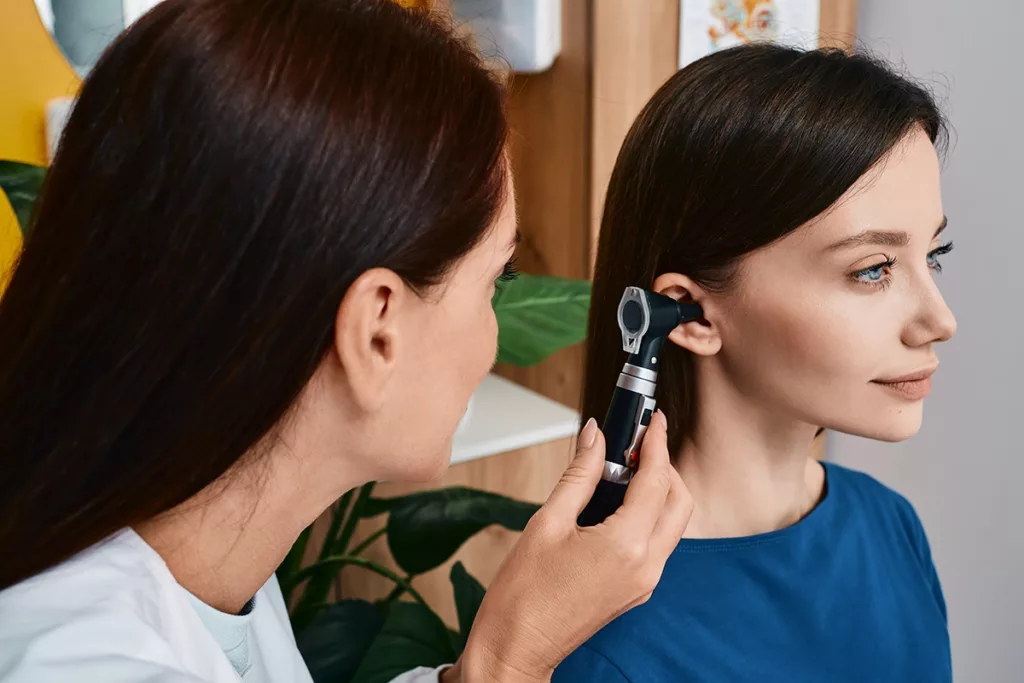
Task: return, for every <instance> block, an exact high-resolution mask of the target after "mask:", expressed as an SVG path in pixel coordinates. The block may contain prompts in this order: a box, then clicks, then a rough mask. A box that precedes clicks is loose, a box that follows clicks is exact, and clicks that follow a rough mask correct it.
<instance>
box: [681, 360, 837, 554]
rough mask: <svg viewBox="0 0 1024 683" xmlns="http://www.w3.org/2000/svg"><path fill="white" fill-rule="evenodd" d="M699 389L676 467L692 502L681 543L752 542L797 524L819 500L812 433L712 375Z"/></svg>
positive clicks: (821, 476)
mask: <svg viewBox="0 0 1024 683" xmlns="http://www.w3.org/2000/svg"><path fill="white" fill-rule="evenodd" d="M709 375H710V376H709ZM698 386H700V387H704V388H705V390H703V391H701V392H700V393H699V396H698V405H699V406H700V414H699V416H698V420H697V424H696V427H695V429H694V431H693V433H692V434H691V436H690V438H688V439H687V440H686V442H685V443H684V444H683V448H682V452H681V454H680V457H679V459H678V460H677V466H678V469H679V473H680V475H681V476H682V478H683V481H685V482H686V487H687V488H688V489H689V491H690V493H691V494H692V496H693V500H694V512H693V516H692V518H691V520H690V524H689V526H688V527H687V529H686V533H685V537H689V538H735V537H742V536H752V535H755V534H762V533H767V532H770V531H776V530H778V529H782V528H785V527H787V526H791V525H793V524H795V523H796V522H798V521H800V520H801V519H802V518H803V517H805V516H806V515H807V514H808V513H809V512H810V511H811V510H812V509H813V508H814V507H815V506H816V505H817V504H818V502H819V501H820V500H821V497H822V495H823V493H824V485H825V473H824V469H823V468H822V467H821V465H820V463H818V461H817V458H816V448H815V433H816V432H817V429H818V428H817V426H815V425H811V424H808V423H806V422H801V421H798V420H794V419H787V418H785V417H781V416H779V415H778V413H776V412H773V410H772V409H771V407H770V406H765V405H759V404H757V403H756V402H753V401H751V400H750V398H748V396H746V395H744V394H745V393H747V394H749V393H750V392H741V391H739V390H737V389H736V388H735V386H734V385H732V384H731V383H729V382H726V381H724V378H721V377H715V376H714V374H713V372H707V371H705V372H703V373H701V376H700V378H699V381H698Z"/></svg>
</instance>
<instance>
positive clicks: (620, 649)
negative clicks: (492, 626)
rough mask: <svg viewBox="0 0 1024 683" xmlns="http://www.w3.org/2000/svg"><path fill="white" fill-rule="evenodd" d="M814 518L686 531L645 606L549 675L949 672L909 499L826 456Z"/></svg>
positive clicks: (825, 679)
mask: <svg viewBox="0 0 1024 683" xmlns="http://www.w3.org/2000/svg"><path fill="white" fill-rule="evenodd" d="M825 475H826V493H825V497H824V498H823V500H822V501H821V502H820V503H819V504H818V506H817V507H816V508H815V509H814V510H812V511H811V513H810V514H809V515H807V516H806V517H805V518H804V519H802V520H801V521H800V522H798V523H797V524H794V525H793V526H791V527H788V528H786V529H781V530H779V531H774V532H771V533H767V534H761V535H757V536H750V537H746V538H731V539H729V538H723V539H711V540H698V539H683V540H682V541H681V542H680V543H679V547H678V548H677V549H676V550H675V552H674V553H673V554H672V557H671V558H670V559H669V561H668V564H666V566H665V571H664V573H663V574H662V577H661V583H659V584H658V587H657V589H656V590H655V591H654V594H653V595H652V596H651V599H650V600H649V601H647V602H646V603H645V604H643V605H641V606H639V607H637V608H635V609H633V610H631V611H629V612H627V613H626V614H624V615H623V616H621V617H619V618H618V619H616V620H615V621H613V622H612V623H610V624H609V625H608V626H606V627H605V628H604V629H602V630H601V631H600V632H598V633H597V634H596V635H595V636H594V637H593V638H591V639H590V640H589V641H587V642H586V643H585V644H584V645H583V646H582V647H581V648H579V649H578V650H576V651H575V652H573V653H572V654H571V655H569V657H568V658H566V660H565V661H564V662H562V664H561V666H559V667H558V669H557V670H556V671H555V675H554V678H553V679H552V683H584V682H586V683H622V682H623V681H629V682H630V683H647V682H648V681H649V682H651V683H657V682H660V681H665V682H669V681H671V682H672V683H675V682H677V681H678V682H681V683H690V682H695V681H708V682H712V681H713V682H715V683H719V682H722V683H743V682H747V681H749V682H751V683H755V682H756V683H776V682H777V683H888V682H890V681H891V682H893V683H896V682H897V681H898V682H899V683H908V682H911V681H912V682H914V683H918V682H921V683H934V682H942V681H952V679H953V674H952V664H951V660H950V650H949V634H948V630H947V627H946V604H945V602H944V600H943V598H942V589H941V588H940V587H939V578H938V575H937V574H936V572H935V566H934V565H933V564H932V559H931V551H930V550H929V547H928V540H927V539H926V538H925V533H924V529H923V528H922V527H921V522H920V520H919V519H918V518H917V514H916V513H915V512H914V509H913V507H911V505H910V503H909V502H907V500H906V499H905V498H903V497H902V496H901V495H899V494H898V493H895V492H894V491H892V490H890V489H888V488H886V487H885V486H883V485H882V484H880V483H879V482H877V481H876V480H874V479H872V478H871V477H869V476H868V475H866V474H862V473H860V472H854V471H852V470H848V469H846V468H844V467H840V466H838V465H833V464H826V465H825Z"/></svg>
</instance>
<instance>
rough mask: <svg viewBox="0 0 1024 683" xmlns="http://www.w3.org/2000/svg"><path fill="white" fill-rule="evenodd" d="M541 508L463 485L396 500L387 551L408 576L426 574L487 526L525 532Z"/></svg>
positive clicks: (390, 516) (393, 505)
mask: <svg viewBox="0 0 1024 683" xmlns="http://www.w3.org/2000/svg"><path fill="white" fill-rule="evenodd" d="M539 507H540V506H539V505H536V504H534V503H525V502H523V501H519V500H513V499H512V498H506V497H505V496H500V495H498V494H496V493H490V492H488V491H478V490H476V489H470V488H465V487H461V486H456V487H451V488H445V489H437V490H433V491H422V492H419V493H412V494H410V495H408V496H403V497H401V498H396V499H394V500H393V501H392V507H391V514H390V515H389V516H388V547H389V549H390V550H391V555H392V556H393V557H394V558H395V562H397V563H398V566H399V567H401V568H402V569H404V570H405V572H406V573H407V574H410V575H416V574H422V573H423V572H427V571H430V570H431V569H434V568H435V567H438V566H440V565H442V564H444V562H445V561H447V560H448V558H450V557H451V556H452V555H454V554H455V551H456V550H458V549H459V547H460V546H461V545H462V544H463V543H465V542H466V541H467V540H468V539H469V538H470V537H471V536H473V535H474V534H475V533H477V532H478V531H480V530H481V529H483V528H484V527H488V526H490V525H492V524H500V525H501V526H503V527H505V528H506V529H511V530H512V531H522V530H523V528H524V527H525V526H526V523H527V522H528V521H530V517H532V516H533V513H535V512H536V511H537V509H538V508H539Z"/></svg>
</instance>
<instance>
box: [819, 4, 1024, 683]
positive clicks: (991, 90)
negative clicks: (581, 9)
mask: <svg viewBox="0 0 1024 683" xmlns="http://www.w3.org/2000/svg"><path fill="white" fill-rule="evenodd" d="M1022 26H1024V9H1022V3H1020V2H1018V0H989V1H988V2H969V1H968V0H860V22H859V29H858V31H859V34H858V38H859V39H860V40H861V41H862V43H864V44H866V46H867V47H869V48H871V49H873V50H874V51H876V52H878V53H881V54H882V55H884V56H887V57H889V58H890V59H892V60H894V61H896V62H898V63H905V65H906V67H907V69H908V70H909V71H910V73H912V74H913V75H915V76H917V77H919V78H922V79H925V80H927V81H930V82H933V83H934V84H935V86H936V88H937V89H938V91H939V92H940V94H941V95H942V96H943V97H944V98H946V99H947V101H946V111H947V113H948V114H949V116H950V118H951V120H952V123H953V126H954V128H955V130H956V137H955V146H954V147H953V148H952V151H951V154H950V155H949V158H948V161H947V163H946V168H945V171H944V174H943V198H944V203H945V208H946V213H947V215H948V216H949V223H950V229H949V230H948V231H947V233H948V235H949V236H950V237H951V238H952V239H953V240H954V242H955V244H956V250H955V251H954V252H953V253H952V254H950V255H949V256H948V257H946V259H945V263H944V265H945V266H946V269H945V272H943V273H942V274H941V275H939V278H940V279H941V280H940V283H941V285H940V286H941V288H942V292H943V294H944V295H945V297H946V301H947V302H948V303H949V305H950V307H951V308H952V309H953V311H954V313H955V314H956V316H957V320H958V322H959V324H960V329H959V332H958V333H957V335H956V337H955V338H954V339H953V340H952V341H950V342H949V343H947V344H944V345H941V346H940V347H939V349H938V351H939V357H940V360H941V363H942V366H941V368H940V370H939V372H938V374H937V375H936V376H935V380H934V387H935V389H934V392H933V394H932V397H931V398H930V399H928V401H927V402H926V405H925V424H924V427H923V429H922V430H921V433H920V434H919V435H918V436H917V437H915V438H913V439H911V440H909V441H907V442H905V443H902V444H895V445H887V444H877V443H871V442H868V441H865V440H862V439H855V438H852V437H847V436H841V435H839V436H835V437H834V438H833V439H832V441H831V454H832V457H834V459H836V460H838V461H839V462H841V463H843V464H845V465H848V466H850V467H854V468H858V469H863V470H866V471H868V472H870V473H871V474H873V475H875V476H876V477H878V478H879V479H881V480H882V481H883V482H885V483H886V484H888V485H890V486H892V487H894V488H895V489H897V490H898V491H900V492H902V493H903V494H904V495H906V496H907V497H908V498H909V499H910V500H911V502H912V503H913V504H914V506H915V507H916V508H917V511H918V513H919V514H920V516H921V518H922V519H923V521H924V525H925V528H926V529H927V531H928V534H929V537H930V540H931V544H932V552H933V555H934V558H935V561H936V564H937V565H938V570H939V575H940V577H941V579H942V583H943V587H944V589H945V592H946V600H947V603H948V605H949V618H950V632H951V635H952V639H953V669H954V674H955V679H956V680H957V681H965V682H967V683H975V682H977V683H1003V682H1004V681H1005V682H1007V683H1009V682H1011V681H1012V682H1014V683H1020V682H1021V681H1024V586H1022V584H1024V361H1022V355H1024V221H1022V220H1021V215H1022V211H1024V170H1022V168H1024V49H1022V46H1021V32H1020V31H1021V27H1022Z"/></svg>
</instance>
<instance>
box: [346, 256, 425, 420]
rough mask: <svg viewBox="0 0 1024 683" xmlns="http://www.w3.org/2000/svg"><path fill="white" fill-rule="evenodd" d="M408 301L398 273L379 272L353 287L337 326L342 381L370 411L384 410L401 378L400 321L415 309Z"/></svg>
mask: <svg viewBox="0 0 1024 683" xmlns="http://www.w3.org/2000/svg"><path fill="white" fill-rule="evenodd" d="M408 295H409V291H408V288H407V287H406V286H405V283H404V282H403V281H402V279H401V278H400V277H398V275H396V274H395V273H394V272H393V271H390V270H387V269H385V268H374V269H372V270H368V271H366V272H365V273H363V274H362V275H360V276H359V277H358V278H357V279H356V281H355V282H354V283H352V286H350V287H349V288H348V291H347V292H345V296H344V297H343V298H342V300H341V305H340V306H338V313H337V315H336V317H335V320H334V352H335V354H337V359H338V362H339V364H340V370H341V372H340V373H339V374H340V376H339V378H338V379H339V381H341V382H344V384H345V385H346V386H345V388H346V390H347V393H349V394H350V395H351V396H352V398H353V400H354V401H355V402H356V404H357V405H358V406H359V407H360V408H362V409H364V410H367V411H374V410H376V409H378V408H379V407H380V405H381V404H382V403H383V401H384V397H385V395H386V393H387V387H388V384H389V383H390V382H391V380H392V378H393V376H394V374H395V367H396V365H397V362H396V357H397V352H398V347H399V344H400V341H401V333H400V327H401V326H400V325H399V324H398V322H399V320H398V319H399V316H400V315H401V312H402V309H403V307H406V306H407V305H408V303H409V302H408Z"/></svg>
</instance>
